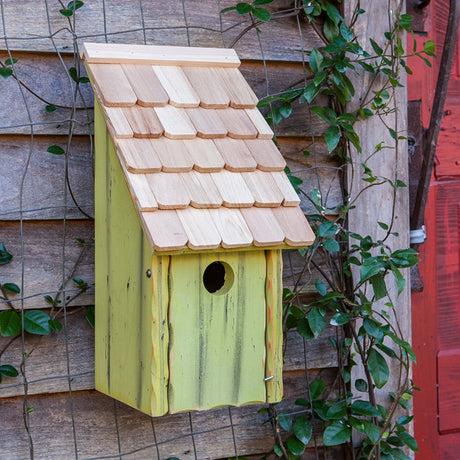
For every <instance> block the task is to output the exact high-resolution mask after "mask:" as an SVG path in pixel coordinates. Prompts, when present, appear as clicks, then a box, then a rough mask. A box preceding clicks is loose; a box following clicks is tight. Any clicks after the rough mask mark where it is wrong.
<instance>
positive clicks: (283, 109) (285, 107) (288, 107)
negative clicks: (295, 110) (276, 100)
mask: <svg viewBox="0 0 460 460" xmlns="http://www.w3.org/2000/svg"><path fill="white" fill-rule="evenodd" d="M279 110H280V114H281V116H282V117H283V118H288V117H289V115H291V113H292V104H291V103H290V102H285V103H283V104H282V105H281V106H280V108H279Z"/></svg>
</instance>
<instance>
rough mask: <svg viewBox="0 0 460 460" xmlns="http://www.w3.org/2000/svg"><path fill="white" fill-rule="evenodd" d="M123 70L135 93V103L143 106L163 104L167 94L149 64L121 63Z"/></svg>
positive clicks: (167, 97) (165, 101) (165, 102)
mask: <svg viewBox="0 0 460 460" xmlns="http://www.w3.org/2000/svg"><path fill="white" fill-rule="evenodd" d="M121 67H122V69H123V72H124V73H125V75H126V78H127V79H128V81H129V83H130V85H131V88H132V89H133V91H134V92H135V93H136V96H137V103H138V104H139V105H141V106H144V107H155V106H160V107H161V106H164V105H166V104H167V103H168V102H169V96H168V94H167V93H166V91H165V90H164V89H163V87H162V86H161V83H160V81H159V80H158V77H157V76H156V74H155V72H154V71H153V68H152V66H151V65H136V64H129V65H127V64H122V66H121Z"/></svg>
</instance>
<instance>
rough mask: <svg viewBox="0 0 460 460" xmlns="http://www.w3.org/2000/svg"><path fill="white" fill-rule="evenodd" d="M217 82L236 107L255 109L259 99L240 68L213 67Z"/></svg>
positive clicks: (231, 103)
mask: <svg viewBox="0 0 460 460" xmlns="http://www.w3.org/2000/svg"><path fill="white" fill-rule="evenodd" d="M212 70H213V72H214V75H215V79H216V84H217V85H218V87H219V88H222V89H223V90H224V91H225V92H226V94H227V96H228V97H229V99H230V105H231V106H232V107H233V108H235V109H253V108H254V107H255V106H256V105H257V103H258V102H259V100H258V99H257V96H256V95H255V94H254V91H253V90H252V89H251V87H250V86H249V84H248V82H247V81H246V80H245V78H244V77H243V75H242V74H241V72H240V71H239V69H223V68H218V67H215V68H213V69H212Z"/></svg>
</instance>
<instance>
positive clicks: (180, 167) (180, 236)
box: [82, 43, 314, 251]
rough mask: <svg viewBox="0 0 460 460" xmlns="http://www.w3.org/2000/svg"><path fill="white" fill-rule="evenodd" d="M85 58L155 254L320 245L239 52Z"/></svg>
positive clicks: (105, 53)
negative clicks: (239, 57)
mask: <svg viewBox="0 0 460 460" xmlns="http://www.w3.org/2000/svg"><path fill="white" fill-rule="evenodd" d="M82 56H83V58H84V59H85V60H86V66H87V69H88V72H89V75H90V77H91V79H92V82H93V86H94V89H95V94H96V96H97V98H98V100H99V102H100V103H101V105H102V108H103V110H104V112H105V115H106V123H107V127H108V129H109V131H110V133H111V136H112V137H113V140H114V143H115V145H116V149H117V154H118V157H119V160H120V163H121V166H122V169H123V171H124V174H125V177H126V182H127V184H128V187H129V190H130V193H131V195H132V197H133V200H134V202H135V204H136V206H137V208H138V211H139V214H140V217H141V219H142V222H143V226H144V229H145V231H146V234H147V236H148V238H149V239H150V241H151V243H152V246H153V248H154V249H155V250H157V251H173V250H180V249H183V248H186V247H188V248H190V249H192V250H204V249H215V248H218V247H224V248H238V247H245V246H250V245H255V246H261V247H263V246H270V247H273V246H280V245H285V244H287V245H289V246H293V247H304V246H308V245H310V244H312V242H313V240H314V234H313V232H312V230H311V228H310V226H309V224H308V222H307V220H306V219H305V216H304V215H303V213H302V211H301V209H300V207H299V202H300V200H299V198H298V196H297V194H296V192H295V191H294V189H293V188H292V186H291V184H290V182H289V179H288V178H287V176H286V174H285V173H284V171H283V170H284V167H285V165H286V163H285V161H284V158H283V157H282V156H281V154H280V153H279V151H278V149H277V148H276V146H275V144H274V143H273V142H272V141H271V139H272V136H273V132H272V130H271V129H270V127H269V126H268V124H267V123H266V121H265V119H264V118H263V116H262V115H261V113H260V112H259V110H258V109H257V108H256V104H257V102H258V101H257V97H256V95H255V94H254V92H253V91H252V89H251V88H250V86H249V85H248V83H247V82H246V80H245V79H244V77H243V75H242V74H241V72H240V71H239V69H238V66H239V64H240V61H239V59H238V57H237V55H236V53H235V52H234V51H233V50H229V49H213V48H188V47H184V48H182V47H160V46H147V45H138V46H133V45H112V44H110V45H107V44H95V43H86V44H85V45H84V47H83V50H82Z"/></svg>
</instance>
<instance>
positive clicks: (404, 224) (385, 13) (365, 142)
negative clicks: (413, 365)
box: [345, 0, 411, 416]
mask: <svg viewBox="0 0 460 460" xmlns="http://www.w3.org/2000/svg"><path fill="white" fill-rule="evenodd" d="M371 3H372V7H371ZM356 5H357V1H355V0H353V1H351V2H349V3H347V4H346V5H345V19H346V20H349V18H351V17H352V14H353V8H355V7H356ZM360 7H361V8H363V9H364V10H366V9H368V8H370V7H371V8H372V15H365V17H364V16H361V17H360V18H359V19H358V21H357V22H356V24H355V29H354V30H355V33H356V35H357V37H358V39H359V41H360V42H362V43H369V37H371V36H372V37H382V39H381V41H380V45H383V43H384V40H385V39H384V38H383V34H384V32H385V31H386V30H388V21H394V18H393V17H392V16H391V15H389V11H390V10H391V9H393V11H394V10H395V8H398V7H399V2H397V1H394V0H388V1H385V2H379V3H378V4H375V3H374V2H370V1H369V0H366V1H364V2H362V1H361V2H360ZM375 18H382V20H380V21H376V20H375ZM403 39H404V37H403ZM369 46H370V45H369ZM401 77H402V78H401V80H400V83H401V85H402V86H404V87H405V86H406V77H405V76H404V75H401ZM351 80H352V82H353V85H354V87H355V88H356V89H357V91H356V94H355V98H354V99H353V101H354V102H353V103H350V104H349V105H348V106H347V110H349V111H353V110H354V108H355V107H357V105H358V104H359V102H358V101H359V99H360V97H363V95H364V94H365V93H366V92H367V91H368V90H369V85H370V84H371V83H374V84H375V85H376V86H374V88H381V87H382V85H383V84H384V78H383V76H378V77H377V78H376V79H375V80H374V78H373V77H372V76H371V75H370V74H368V73H367V72H366V73H362V74H361V75H359V76H358V75H353V76H351ZM372 89H373V88H371V91H372ZM394 104H395V107H398V110H397V111H395V112H391V113H389V114H387V115H386V116H385V117H384V119H383V123H382V121H381V120H379V119H377V118H376V119H373V117H372V118H370V119H367V120H365V121H362V122H359V123H357V124H356V125H355V130H356V132H357V134H358V135H359V137H360V139H361V147H362V149H363V151H364V152H366V151H370V149H373V148H374V147H375V145H376V144H378V143H379V142H384V144H385V145H386V146H388V147H391V148H390V149H387V151H386V153H385V154H384V155H383V156H381V155H375V156H373V157H372V158H371V159H370V160H369V161H368V162H367V166H368V167H369V168H370V169H371V170H373V171H379V173H378V174H379V175H381V176H383V177H387V178H390V179H391V180H393V181H395V180H396V179H398V180H401V181H403V182H404V183H408V156H407V155H408V154H407V142H406V141H400V140H399V141H398V140H396V141H395V140H394V139H393V138H392V137H391V135H390V134H389V132H388V130H387V129H386V126H390V127H392V128H394V129H397V130H398V133H399V132H401V133H402V132H407V110H406V108H407V93H406V90H405V89H402V88H397V89H396V90H395V93H394ZM396 143H398V145H397V146H396ZM395 147H397V148H395ZM352 161H353V164H354V165H359V164H360V163H361V161H362V159H361V157H360V155H359V154H357V153H356V152H355V151H353V152H352ZM352 168H353V167H352V165H351V164H350V165H349V166H348V171H347V176H348V179H347V181H348V183H347V187H348V190H353V194H352V196H350V199H354V197H355V196H356V194H359V193H360V191H361V190H362V189H364V188H365V187H366V184H367V183H366V182H364V181H363V178H364V177H365V176H364V172H363V168H358V169H356V168H355V169H354V171H352ZM355 205H356V207H355V208H354V209H352V210H351V211H350V213H349V215H348V216H349V217H348V222H349V225H348V228H349V230H350V231H352V232H356V233H359V234H361V235H370V236H371V238H372V239H373V240H379V239H381V238H382V237H383V235H384V234H385V232H384V231H383V230H382V229H381V228H380V227H378V226H377V225H376V222H377V221H381V222H382V221H383V222H388V223H389V224H390V222H391V218H392V216H397V218H395V219H394V221H393V227H392V230H393V231H395V232H397V234H399V237H394V236H393V235H390V236H389V238H388V239H387V240H386V244H388V245H389V247H391V248H392V250H393V251H395V250H397V249H402V248H407V247H409V215H408V214H409V212H408V210H409V194H408V190H407V188H401V189H398V193H397V194H396V196H395V195H394V190H393V188H392V187H391V186H390V185H389V184H385V185H382V186H379V187H374V188H372V189H370V190H368V191H366V193H363V194H361V195H360V196H359V198H358V200H357V201H356V202H355ZM402 273H403V276H404V278H406V288H405V289H404V291H403V292H402V293H401V294H400V295H399V296H398V292H397V287H396V285H395V283H394V282H393V280H389V281H387V290H388V295H389V298H390V299H395V298H398V306H399V307H398V313H397V315H398V320H397V324H398V326H397V327H398V330H399V331H400V333H401V334H402V336H403V337H404V339H405V340H408V341H409V342H411V339H410V338H411V312H410V288H408V287H407V286H410V274H409V272H408V270H403V271H402ZM358 277H359V275H358ZM385 302H386V300H385V299H382V300H381V301H380V302H377V303H376V304H375V305H374V307H373V308H374V310H377V311H378V310H379V309H383V310H385V309H386V307H385V305H384V303H385ZM394 325H396V323H394ZM390 361H393V362H390ZM394 361H395V360H389V361H388V365H389V368H390V380H389V382H388V384H387V385H385V389H384V390H381V391H377V392H376V400H377V403H378V404H385V402H386V401H387V398H388V396H387V395H388V391H394V392H396V391H397V388H398V386H399V378H400V377H399V376H398V374H399V372H400V364H399V362H394ZM363 376H364V371H363V369H362V367H359V366H355V367H354V368H353V371H352V379H353V380H354V379H357V378H363ZM410 377H411V376H410V375H409V378H410ZM401 414H402V412H401ZM396 416H397V415H396Z"/></svg>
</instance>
